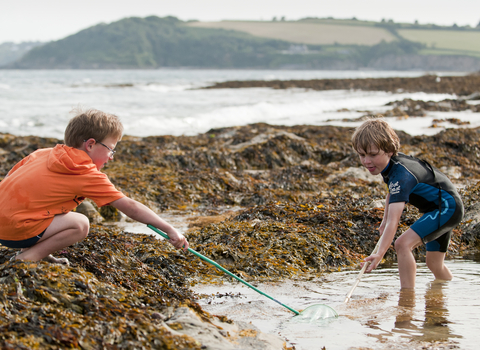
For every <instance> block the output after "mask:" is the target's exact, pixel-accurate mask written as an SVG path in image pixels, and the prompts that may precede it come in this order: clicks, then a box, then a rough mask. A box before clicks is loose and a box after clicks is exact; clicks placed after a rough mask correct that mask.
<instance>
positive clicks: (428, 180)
mask: <svg viewBox="0 0 480 350" xmlns="http://www.w3.org/2000/svg"><path fill="white" fill-rule="evenodd" d="M382 176H383V180H384V181H385V183H386V184H387V185H388V190H389V192H390V200H389V203H398V202H405V203H410V204H412V205H413V206H415V207H417V208H418V210H419V211H420V213H422V214H423V216H422V217H421V218H420V219H418V220H417V221H416V222H415V223H414V224H413V225H412V226H411V229H412V230H413V231H415V232H416V233H417V234H418V235H419V236H420V237H421V239H422V241H423V243H425V245H426V248H427V251H436V252H438V251H440V252H443V253H446V252H447V248H448V244H449V242H450V237H451V235H452V230H453V228H455V226H457V225H458V224H459V223H460V221H461V220H462V218H463V203H462V200H461V198H460V195H459V194H458V192H457V190H456V189H455V186H454V185H453V184H452V183H451V181H450V180H449V179H448V177H447V176H446V175H445V174H443V173H441V172H440V171H439V170H438V169H436V168H434V167H432V166H431V165H430V164H428V163H427V162H424V161H422V160H420V159H418V158H415V157H411V156H407V155H405V154H403V153H399V154H397V155H396V156H393V157H392V158H391V159H390V163H389V164H388V165H387V167H386V168H385V169H384V170H383V171H382ZM440 202H441V205H439V203H440ZM439 212H440V215H439Z"/></svg>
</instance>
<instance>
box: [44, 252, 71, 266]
mask: <svg viewBox="0 0 480 350" xmlns="http://www.w3.org/2000/svg"><path fill="white" fill-rule="evenodd" d="M42 260H43V261H47V262H50V263H54V264H63V265H67V266H70V262H69V261H68V259H67V258H56V257H54V256H53V255H52V254H50V255H49V256H47V257H45V258H43V259H42Z"/></svg>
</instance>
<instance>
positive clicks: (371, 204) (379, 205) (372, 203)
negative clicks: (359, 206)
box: [367, 199, 385, 209]
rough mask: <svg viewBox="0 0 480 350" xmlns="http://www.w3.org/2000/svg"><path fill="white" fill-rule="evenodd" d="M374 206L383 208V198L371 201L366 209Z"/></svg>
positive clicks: (374, 207)
mask: <svg viewBox="0 0 480 350" xmlns="http://www.w3.org/2000/svg"><path fill="white" fill-rule="evenodd" d="M376 208H381V209H383V208H385V199H379V200H376V201H372V202H371V203H370V204H369V205H368V206H367V209H376Z"/></svg>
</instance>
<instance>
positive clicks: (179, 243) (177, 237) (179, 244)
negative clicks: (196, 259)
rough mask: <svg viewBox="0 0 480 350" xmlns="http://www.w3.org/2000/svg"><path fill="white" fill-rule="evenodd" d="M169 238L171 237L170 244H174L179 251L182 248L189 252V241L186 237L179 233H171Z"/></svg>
mask: <svg viewBox="0 0 480 350" xmlns="http://www.w3.org/2000/svg"><path fill="white" fill-rule="evenodd" d="M168 237H170V240H169V241H170V243H172V245H173V246H174V247H175V248H177V249H180V248H183V250H187V249H188V245H189V244H188V241H187V239H186V238H185V236H184V235H182V234H181V233H178V232H175V233H170V234H169V235H168Z"/></svg>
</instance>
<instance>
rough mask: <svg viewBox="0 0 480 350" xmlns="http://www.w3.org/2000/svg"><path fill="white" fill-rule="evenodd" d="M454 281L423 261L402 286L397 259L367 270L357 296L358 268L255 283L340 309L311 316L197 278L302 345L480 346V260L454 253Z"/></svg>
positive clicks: (286, 297)
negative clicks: (412, 284) (411, 283)
mask: <svg viewBox="0 0 480 350" xmlns="http://www.w3.org/2000/svg"><path fill="white" fill-rule="evenodd" d="M447 266H448V267H449V268H450V269H451V271H452V273H453V274H454V279H453V280H452V281H449V282H441V281H434V278H433V276H432V274H431V273H430V272H429V270H428V269H427V268H426V266H425V264H422V263H419V264H418V270H417V280H416V289H415V291H414V292H413V291H411V292H403V291H402V292H401V293H400V291H399V285H400V283H399V279H398V271H397V268H396V266H393V267H392V268H381V269H377V270H376V271H375V272H373V273H370V274H366V275H363V277H362V279H361V281H360V284H359V285H358V287H357V288H356V289H355V291H354V293H353V296H352V299H351V300H350V301H349V302H348V303H347V304H345V303H344V299H345V295H346V293H347V292H348V291H349V290H350V288H351V286H352V285H353V283H354V282H355V279H356V277H357V274H358V271H350V272H339V273H331V274H327V275H325V276H324V277H322V278H316V279H312V280H310V281H302V282H297V281H282V282H278V283H258V284H256V283H254V285H255V287H257V288H258V289H260V290H261V291H263V292H265V293H267V294H268V295H270V296H272V297H274V298H276V299H278V300H280V301H281V302H282V303H284V304H286V305H288V306H289V307H291V308H293V309H295V310H299V311H301V310H303V309H305V308H306V307H307V306H309V305H312V304H317V303H320V304H326V305H328V306H331V307H333V308H334V309H335V310H336V311H337V312H338V314H339V317H338V318H329V319H325V320H317V321H313V322H309V320H308V319H307V320H305V319H301V318H299V317H293V316H294V314H293V313H292V312H291V311H289V310H288V309H286V308H284V307H282V306H281V305H279V304H276V303H275V302H273V301H272V300H270V299H268V298H266V297H264V296H262V295H260V294H258V293H257V292H255V291H253V290H252V289H250V288H248V287H247V286H244V285H243V284H241V283H237V282H234V283H223V284H218V285H211V284H209V285H197V286H195V287H194V290H195V291H196V292H198V293H199V294H202V295H203V296H204V297H203V298H202V299H200V300H199V303H200V304H201V305H202V307H203V308H204V309H205V310H206V311H208V312H210V313H212V314H216V315H226V316H228V317H229V318H231V319H232V320H235V321H246V322H251V323H252V324H254V325H255V326H257V327H258V328H259V329H260V330H261V331H263V332H266V333H272V334H278V335H280V336H281V337H283V338H284V339H286V341H287V345H289V346H294V347H295V349H296V350H300V349H304V350H307V349H309V350H310V349H322V348H323V347H324V346H325V348H326V349H328V350H332V349H477V348H478V342H479V341H480V332H479V329H480V328H479V325H478V324H479V321H480V300H479V298H478V296H479V295H480V265H479V263H477V262H473V261H466V260H449V261H448V262H447Z"/></svg>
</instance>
